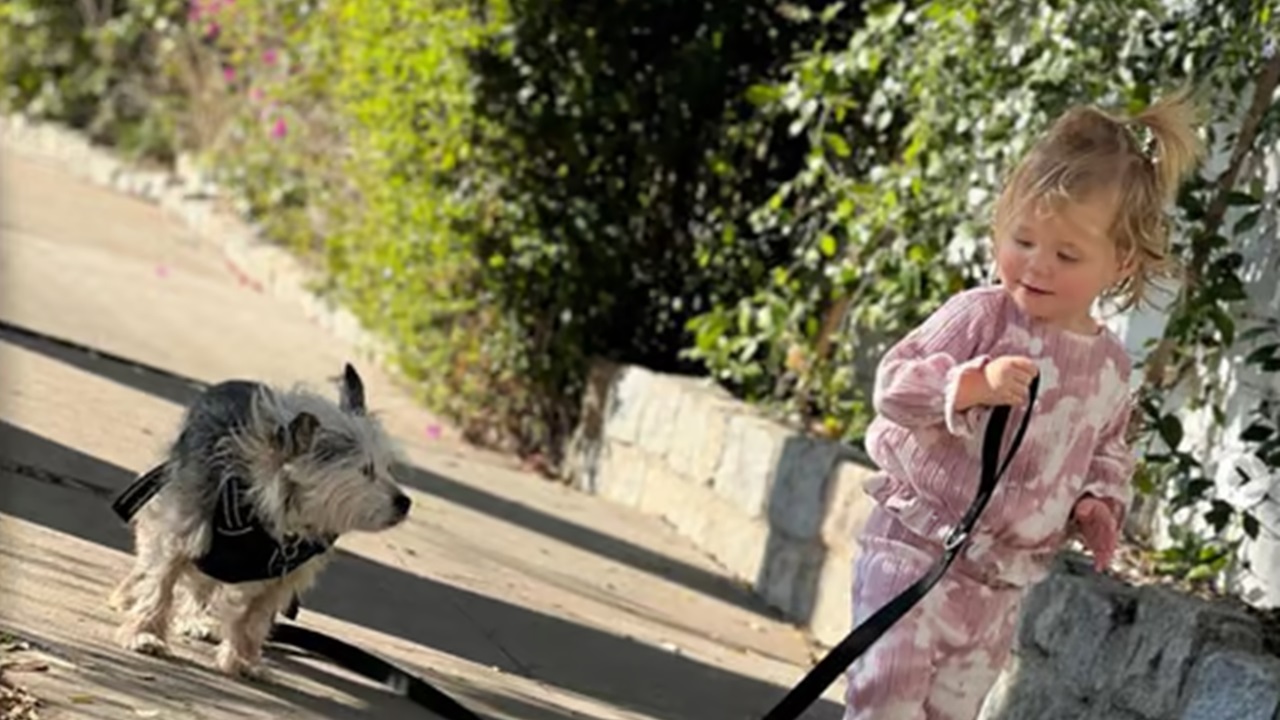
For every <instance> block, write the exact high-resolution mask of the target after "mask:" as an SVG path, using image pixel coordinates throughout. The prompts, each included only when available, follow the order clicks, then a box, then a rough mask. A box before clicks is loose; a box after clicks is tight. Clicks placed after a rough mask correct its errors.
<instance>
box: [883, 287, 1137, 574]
mask: <svg viewBox="0 0 1280 720" xmlns="http://www.w3.org/2000/svg"><path fill="white" fill-rule="evenodd" d="M1003 355H1021V356H1025V357H1029V358H1031V359H1032V360H1034V361H1035V363H1036V364H1037V365H1038V366H1039V370H1040V390H1039V395H1038V397H1037V400H1036V405H1035V408H1034V410H1033V414H1032V417H1031V421H1030V424H1029V425H1028V427H1027V435H1026V438H1025V440H1024V441H1023V444H1022V447H1021V448H1020V449H1019V450H1018V453H1017V455H1016V456H1015V457H1014V460H1013V462H1012V463H1011V464H1010V465H1009V469H1008V470H1007V471H1006V472H1005V475H1004V477H1003V478H1002V479H1001V481H1000V484H999V486H998V487H997V489H996V492H995V494H994V495H993V496H992V499H991V502H990V504H989V505H988V506H987V509H986V511H985V513H984V514H983V516H982V519H981V521H980V522H979V524H978V527H977V530H976V531H975V533H974V535H973V540H972V543H971V545H970V547H969V549H968V551H967V553H966V556H967V559H968V560H971V561H973V563H974V564H976V566H977V567H979V568H981V569H982V571H983V573H985V574H988V579H990V580H993V581H996V582H999V583H1003V584H1010V585H1016V586H1023V585H1027V584H1030V583H1032V582H1035V581H1036V580H1038V579H1040V578H1041V577H1043V575H1044V573H1045V571H1046V567H1047V564H1048V561H1049V560H1050V559H1051V558H1052V556H1053V555H1054V554H1055V553H1056V552H1057V551H1058V550H1060V549H1061V548H1062V546H1063V543H1064V542H1065V540H1066V538H1067V534H1068V532H1069V527H1070V519H1071V511H1072V508H1073V507H1074V505H1075V503H1076V501H1078V500H1079V499H1080V498H1081V497H1083V496H1085V495H1092V496H1094V497H1097V498H1099V499H1102V500H1104V501H1106V502H1107V503H1108V505H1109V506H1110V507H1111V509H1112V511H1113V513H1114V514H1115V516H1116V518H1117V519H1118V520H1121V521H1122V520H1123V517H1124V513H1125V511H1126V510H1127V508H1128V504H1129V499H1130V488H1129V479H1130V475H1131V474H1132V471H1133V464H1134V461H1133V457H1132V455H1131V454H1130V451H1129V448H1128V447H1127V445H1126V443H1125V440H1124V434H1125V427H1126V425H1127V423H1128V419H1129V400H1128V394H1129V393H1128V388H1129V373H1130V367H1131V365H1130V361H1129V358H1128V355H1127V354H1126V353H1125V349H1124V346H1123V344H1122V343H1121V342H1120V340H1119V339H1118V338H1116V336H1115V335H1114V334H1112V333H1111V332H1110V331H1108V330H1106V329H1105V328H1103V329H1101V330H1100V331H1099V332H1098V333H1097V334H1095V335H1082V334H1077V333H1072V332H1068V331H1064V330H1060V329H1055V328H1052V327H1049V326H1046V325H1044V324H1043V323H1039V322H1036V321H1034V320H1031V319H1030V318H1029V317H1027V316H1026V315H1025V314H1024V313H1023V312H1022V311H1021V309H1019V308H1018V306H1017V305H1016V304H1014V302H1013V300H1012V298H1010V297H1009V295H1008V293H1006V292H1005V291H1004V289H1003V288H1000V287H984V288H977V289H973V290H968V291H965V292H962V293H960V294H959V295H957V296H955V297H953V298H952V299H951V300H949V301H948V302H947V303H946V304H944V305H943V306H942V307H941V308H940V309H939V310H938V311H937V312H936V313H934V314H933V315H932V316H930V317H929V319H928V320H926V321H925V322H924V323H923V324H922V325H921V326H920V327H918V328H916V329H915V330H914V331H912V332H911V333H910V334H909V335H907V336H906V337H905V338H903V339H902V341H900V342H899V343H898V344H897V345H895V346H894V347H893V348H892V349H891V350H890V351H889V352H888V353H887V354H886V355H885V357H884V359H883V360H882V361H881V363H880V368H879V372H878V374H877V378H876V387H875V407H876V412H877V417H876V419H875V420H874V421H873V422H872V424H871V427H870V429H869V431H868V435H867V450H868V452H869V453H870V455H871V457H872V459H873V460H874V461H875V462H876V463H877V464H878V465H879V466H880V469H881V470H882V471H883V472H882V474H879V475H878V476H877V477H876V478H874V479H873V480H871V481H870V482H869V483H868V485H867V491H868V493H869V494H870V495H871V496H872V497H873V498H874V499H876V500H877V501H878V502H879V503H880V504H881V505H883V506H884V507H885V508H886V509H887V510H888V511H890V512H892V513H893V514H894V515H895V516H896V517H898V519H899V520H900V521H902V522H903V523H904V524H905V525H906V526H907V527H908V528H910V529H911V530H913V531H915V532H916V533H917V534H919V535H922V536H924V537H926V538H932V539H936V540H941V539H942V538H944V537H946V535H947V533H948V532H949V531H950V529H951V528H952V526H953V525H954V524H955V523H957V522H958V521H959V519H960V517H961V515H963V513H964V511H965V509H966V508H968V506H969V503H970V502H971V501H972V499H973V496H974V493H975V492H976V490H977V487H978V480H979V474H980V468H981V451H982V438H983V430H984V429H985V426H986V418H987V417H988V415H989V414H990V412H991V408H990V407H986V406H976V407H973V408H969V409H966V410H964V411H957V410H956V408H955V394H956V388H957V381H958V378H959V376H960V374H961V372H963V371H964V370H966V369H968V368H980V367H982V366H983V364H984V363H986V362H987V361H989V360H992V359H995V358H997V357H1000V356H1003ZM1022 414H1023V411H1022V408H1015V409H1014V410H1013V412H1012V413H1011V414H1010V418H1009V425H1008V429H1007V430H1006V431H1005V452H1007V447H1008V442H1009V440H1010V439H1011V438H1012V436H1013V434H1014V431H1015V429H1016V428H1017V426H1018V424H1019V423H1020V422H1021V419H1022ZM966 564H967V563H966Z"/></svg>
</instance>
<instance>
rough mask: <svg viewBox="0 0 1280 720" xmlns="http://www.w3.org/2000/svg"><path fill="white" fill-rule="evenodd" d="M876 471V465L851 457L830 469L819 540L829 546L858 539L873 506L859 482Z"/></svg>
mask: <svg viewBox="0 0 1280 720" xmlns="http://www.w3.org/2000/svg"><path fill="white" fill-rule="evenodd" d="M875 473H876V469H875V468H872V467H868V466H866V465H862V464H860V463H856V462H853V461H851V460H842V461H840V462H838V463H837V464H836V466H835V467H834V468H833V469H832V472H831V479H830V480H829V481H827V492H826V499H825V502H824V503H823V504H824V506H825V509H824V511H823V513H822V529H821V535H822V542H823V543H824V544H825V545H826V546H827V547H828V548H839V547H852V546H853V544H854V543H855V542H856V541H857V537H858V533H860V532H861V531H862V526H863V525H865V524H866V522H867V518H868V517H870V515H871V510H872V509H873V508H874V507H875V503H874V502H872V501H871V498H870V497H869V496H867V494H866V492H865V491H864V490H863V489H862V485H863V483H864V482H865V481H866V480H867V479H868V478H870V477H872V476H874V475H875Z"/></svg>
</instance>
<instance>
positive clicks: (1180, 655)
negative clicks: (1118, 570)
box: [1077, 588, 1250, 718]
mask: <svg viewBox="0 0 1280 720" xmlns="http://www.w3.org/2000/svg"><path fill="white" fill-rule="evenodd" d="M1249 624H1250V621H1249V619H1248V618H1247V616H1244V615H1243V614H1240V613H1236V612H1233V611H1230V610H1227V609H1226V608H1224V607H1221V606H1217V605H1211V604H1209V603H1206V602H1204V601H1202V600H1199V599H1196V598H1193V597H1189V596H1186V595H1181V594H1179V593H1176V592H1174V591H1172V590H1168V589H1166V588H1145V589H1144V590H1143V591H1142V592H1141V594H1140V597H1139V601H1138V605H1137V616H1136V621H1135V623H1134V625H1133V628H1132V629H1131V630H1130V638H1129V647H1128V648H1127V649H1126V651H1125V652H1124V654H1123V655H1116V656H1113V658H1112V659H1111V661H1110V662H1108V663H1106V664H1108V665H1110V667H1109V668H1106V667H1100V668H1099V669H1098V670H1099V674H1102V673H1106V674H1108V675H1109V676H1110V677H1111V678H1112V679H1113V681H1114V683H1115V685H1114V694H1113V704H1114V705H1115V706H1116V707H1119V708H1122V709H1125V710H1129V711H1132V712H1134V713H1139V714H1145V715H1147V716H1149V717H1156V718H1164V717H1174V716H1175V715H1174V713H1175V712H1176V710H1177V702H1178V696H1179V691H1180V690H1181V688H1182V683H1183V681H1184V680H1185V678H1186V675H1187V672H1188V670H1189V669H1190V667H1191V665H1192V663H1193V662H1194V661H1195V659H1196V656H1197V654H1198V653H1200V652H1202V649H1203V648H1204V647H1206V646H1207V645H1208V644H1209V643H1211V642H1215V641H1216V640H1217V638H1219V637H1223V636H1229V637H1235V638H1241V637H1243V632H1242V631H1243V630H1244V627H1246V626H1248V625H1249ZM1090 657H1091V656H1089V655H1085V656H1082V657H1080V658H1079V659H1078V660H1077V662H1086V661H1087V660H1088V659H1089V658H1090Z"/></svg>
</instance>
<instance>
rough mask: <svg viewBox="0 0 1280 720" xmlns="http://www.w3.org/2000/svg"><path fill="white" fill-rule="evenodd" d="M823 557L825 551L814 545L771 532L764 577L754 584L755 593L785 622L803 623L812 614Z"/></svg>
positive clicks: (810, 542) (766, 552)
mask: <svg viewBox="0 0 1280 720" xmlns="http://www.w3.org/2000/svg"><path fill="white" fill-rule="evenodd" d="M825 554H826V551H825V549H824V548H823V547H822V546H821V545H819V544H818V543H816V542H812V541H809V542H805V541H800V540H795V539H792V538H789V537H786V536H785V535H782V534H779V533H777V532H771V533H770V534H769V540H768V544H767V545H766V547H765V559H764V574H763V575H762V576H761V577H760V580H759V581H758V582H757V583H756V590H757V592H759V593H760V596H761V597H762V598H764V601H765V602H767V603H769V604H770V605H772V606H773V607H775V608H777V609H779V610H781V611H782V613H783V614H784V615H786V616H787V617H788V618H790V619H792V620H793V621H796V622H799V623H801V624H804V623H807V622H808V621H809V617H810V616H811V615H812V614H813V607H814V604H815V593H816V592H817V588H818V575H819V573H820V572H821V571H822V560H823V557H824V556H825Z"/></svg>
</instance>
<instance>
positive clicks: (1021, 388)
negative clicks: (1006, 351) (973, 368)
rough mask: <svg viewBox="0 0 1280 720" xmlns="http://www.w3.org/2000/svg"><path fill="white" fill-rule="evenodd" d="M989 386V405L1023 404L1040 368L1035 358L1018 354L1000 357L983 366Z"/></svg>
mask: <svg viewBox="0 0 1280 720" xmlns="http://www.w3.org/2000/svg"><path fill="white" fill-rule="evenodd" d="M982 372H983V375H984V376H985V377H986V380H987V386H988V402H987V403H985V404H987V405H1021V404H1023V403H1025V402H1026V401H1027V396H1028V394H1029V393H1030V387H1031V381H1032V380H1034V379H1035V377H1036V374H1037V373H1039V372H1040V369H1039V368H1037V367H1036V363H1035V361H1034V360H1032V359H1030V358H1025V357H1019V356H1017V355H1006V356H1004V357H998V358H996V359H995V360H992V361H991V362H989V363H987V365H986V367H985V368H983V371H982Z"/></svg>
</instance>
